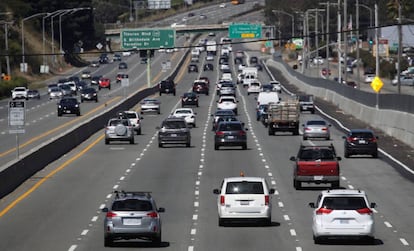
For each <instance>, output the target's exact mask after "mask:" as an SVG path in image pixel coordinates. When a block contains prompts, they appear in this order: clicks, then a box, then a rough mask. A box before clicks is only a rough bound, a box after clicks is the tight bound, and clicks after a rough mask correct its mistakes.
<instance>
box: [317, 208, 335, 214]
mask: <svg viewBox="0 0 414 251" xmlns="http://www.w3.org/2000/svg"><path fill="white" fill-rule="evenodd" d="M331 212H332V209H329V208H323V207H321V208H319V209H318V210H316V214H330V213H331Z"/></svg>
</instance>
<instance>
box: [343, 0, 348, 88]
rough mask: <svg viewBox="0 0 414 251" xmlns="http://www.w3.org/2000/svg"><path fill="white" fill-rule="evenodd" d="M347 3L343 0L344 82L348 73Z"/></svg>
mask: <svg viewBox="0 0 414 251" xmlns="http://www.w3.org/2000/svg"><path fill="white" fill-rule="evenodd" d="M347 2H348V0H344V24H343V25H344V26H345V29H344V30H345V32H344V69H345V73H344V80H345V82H346V81H348V71H347V70H346V68H347V66H348V60H347V57H348V29H349V25H348V22H349V20H348V8H347Z"/></svg>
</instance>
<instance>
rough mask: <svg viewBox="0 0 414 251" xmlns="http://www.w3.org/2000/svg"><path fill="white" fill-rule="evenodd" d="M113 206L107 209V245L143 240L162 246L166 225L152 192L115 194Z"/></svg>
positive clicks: (105, 238) (105, 208)
mask: <svg viewBox="0 0 414 251" xmlns="http://www.w3.org/2000/svg"><path fill="white" fill-rule="evenodd" d="M114 194H115V196H114V199H113V201H112V202H111V205H110V207H109V208H108V207H104V208H103V209H102V212H104V213H105V218H104V246H105V247H110V246H113V244H114V241H116V240H122V239H125V240H130V239H143V240H149V241H152V242H153V243H155V244H157V245H160V244H161V242H162V223H161V217H160V213H163V212H165V208H163V207H157V205H156V203H155V200H154V198H153V197H152V195H151V193H150V192H140V191H115V192H114Z"/></svg>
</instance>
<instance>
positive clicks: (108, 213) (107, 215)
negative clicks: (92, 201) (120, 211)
mask: <svg viewBox="0 0 414 251" xmlns="http://www.w3.org/2000/svg"><path fill="white" fill-rule="evenodd" d="M113 217H116V213H114V212H111V211H109V212H107V213H106V218H113Z"/></svg>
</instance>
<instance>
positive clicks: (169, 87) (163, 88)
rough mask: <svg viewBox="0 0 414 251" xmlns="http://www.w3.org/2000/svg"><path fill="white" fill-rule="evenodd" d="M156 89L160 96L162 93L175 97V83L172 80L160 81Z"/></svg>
mask: <svg viewBox="0 0 414 251" xmlns="http://www.w3.org/2000/svg"><path fill="white" fill-rule="evenodd" d="M158 89H159V92H160V96H161V95H162V93H172V94H173V95H174V96H175V83H174V80H172V79H166V80H162V81H161V82H160V83H159V84H158Z"/></svg>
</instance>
